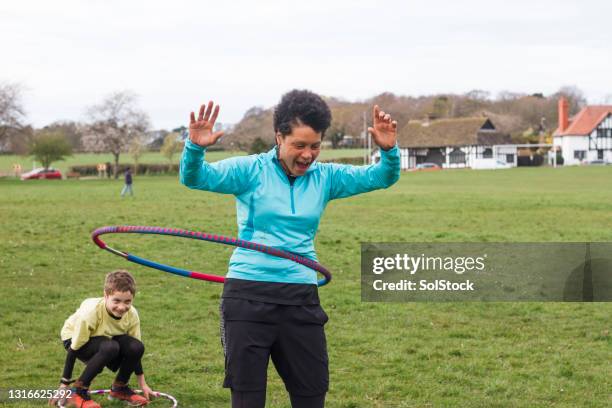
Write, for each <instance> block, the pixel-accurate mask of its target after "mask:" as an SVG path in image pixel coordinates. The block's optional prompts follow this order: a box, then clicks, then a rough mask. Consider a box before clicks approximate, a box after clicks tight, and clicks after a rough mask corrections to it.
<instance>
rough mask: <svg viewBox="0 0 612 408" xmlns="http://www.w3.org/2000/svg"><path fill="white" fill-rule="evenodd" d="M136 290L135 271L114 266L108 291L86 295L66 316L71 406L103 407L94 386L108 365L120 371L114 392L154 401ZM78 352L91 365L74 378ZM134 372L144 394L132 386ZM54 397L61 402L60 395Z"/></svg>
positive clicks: (134, 400) (137, 401)
mask: <svg viewBox="0 0 612 408" xmlns="http://www.w3.org/2000/svg"><path fill="white" fill-rule="evenodd" d="M135 294H136V284H135V282H134V278H133V277H132V275H130V273H129V272H127V271H124V270H117V271H114V272H111V273H109V274H108V275H106V281H105V283H104V297H101V298H90V299H85V300H84V301H83V303H81V306H80V307H79V309H78V310H77V311H76V313H74V314H73V315H72V316H70V317H69V318H68V319H67V320H66V321H65V322H64V327H63V328H62V331H61V338H62V341H63V343H64V348H65V349H66V351H67V355H66V363H65V365H64V373H63V375H62V379H61V381H60V382H61V385H60V387H62V388H67V387H69V386H70V384H72V393H71V395H70V398H68V399H67V400H66V401H65V405H66V406H67V407H77V408H100V405H99V404H98V403H96V402H95V401H93V400H92V399H91V398H90V397H89V394H88V388H89V385H90V384H91V382H92V381H93V379H94V378H95V377H96V376H97V375H98V374H100V373H101V372H102V370H103V369H104V367H108V368H109V369H110V370H112V371H114V372H117V376H116V378H115V381H114V382H113V384H112V386H111V392H110V398H113V399H119V400H123V401H127V402H128V403H129V404H130V405H132V406H142V405H146V404H147V403H148V402H149V396H152V395H153V391H152V390H151V388H149V386H148V385H147V383H146V381H145V376H144V372H143V370H142V363H141V358H142V356H143V354H144V345H143V344H142V341H141V339H140V319H139V318H138V312H137V311H136V308H135V307H133V306H132V302H133V300H134V295H135ZM77 358H78V359H79V360H81V361H82V362H83V363H85V370H84V371H83V373H82V374H81V376H80V377H79V378H78V379H77V380H76V381H73V380H71V379H70V378H71V377H72V370H73V368H74V363H75V361H76V359H77ZM132 373H135V374H136V377H137V378H138V385H139V386H140V388H141V389H142V391H143V395H144V396H141V395H138V394H135V393H134V391H133V390H132V389H131V388H130V387H129V386H128V380H129V379H130V376H131V375H132ZM49 402H50V404H56V403H57V400H51V401H49Z"/></svg>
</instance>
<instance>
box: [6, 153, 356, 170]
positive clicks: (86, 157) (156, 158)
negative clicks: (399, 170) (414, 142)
mask: <svg viewBox="0 0 612 408" xmlns="http://www.w3.org/2000/svg"><path fill="white" fill-rule="evenodd" d="M242 154H246V153H245V152H208V153H207V154H206V157H207V159H208V160H210V161H217V160H221V159H225V158H227V157H232V156H236V155H242ZM341 157H363V149H336V150H332V149H323V150H322V151H321V155H320V159H321V160H328V159H334V158H341ZM172 159H173V161H172V162H173V163H178V161H179V160H180V154H179V153H177V154H175V155H174V157H173V158H172ZM119 161H120V162H121V163H126V164H127V163H129V164H133V163H134V159H133V158H132V156H130V155H129V154H127V153H123V154H122V155H121V156H120V157H119ZM106 162H111V163H113V162H114V158H113V155H112V154H110V153H102V154H95V153H77V154H74V155H73V156H70V157H67V158H66V160H61V161H57V162H54V163H53V164H52V167H55V168H56V169H59V170H60V171H62V172H63V173H65V172H66V170H67V169H68V168H69V167H70V166H75V165H81V164H98V163H106ZM140 163H168V159H167V158H166V157H164V156H163V155H162V154H161V153H159V152H147V153H145V154H143V155H142V157H141V158H140ZM14 164H20V165H21V168H22V169H23V172H26V171H29V170H32V166H33V165H35V166H36V167H40V163H33V160H32V157H28V156H16V155H0V174H11V173H12V172H13V165H14Z"/></svg>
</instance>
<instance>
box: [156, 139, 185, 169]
mask: <svg viewBox="0 0 612 408" xmlns="http://www.w3.org/2000/svg"><path fill="white" fill-rule="evenodd" d="M180 137H181V136H180V135H179V134H178V133H176V132H172V133H168V134H167V135H166V137H165V138H164V144H163V145H162V147H161V149H160V152H161V154H162V155H164V157H166V159H168V161H169V162H170V164H172V157H173V156H174V155H175V154H176V153H178V152H179V151H181V150H182V149H183V142H182V141H181V140H180Z"/></svg>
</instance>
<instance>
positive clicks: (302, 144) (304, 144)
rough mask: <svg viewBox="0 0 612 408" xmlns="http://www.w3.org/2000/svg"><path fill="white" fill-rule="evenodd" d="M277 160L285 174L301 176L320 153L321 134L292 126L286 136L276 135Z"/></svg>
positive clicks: (304, 127)
mask: <svg viewBox="0 0 612 408" xmlns="http://www.w3.org/2000/svg"><path fill="white" fill-rule="evenodd" d="M276 143H277V144H278V158H279V160H280V162H281V165H282V166H283V168H284V169H285V172H287V173H289V174H291V175H292V176H302V175H304V173H306V170H308V168H309V167H310V166H311V165H312V163H313V162H314V161H315V160H316V158H317V156H319V153H321V133H317V132H315V131H314V130H313V129H312V128H311V127H310V126H304V125H302V126H294V127H292V129H291V133H290V134H288V135H285V136H283V135H281V134H280V133H277V134H276Z"/></svg>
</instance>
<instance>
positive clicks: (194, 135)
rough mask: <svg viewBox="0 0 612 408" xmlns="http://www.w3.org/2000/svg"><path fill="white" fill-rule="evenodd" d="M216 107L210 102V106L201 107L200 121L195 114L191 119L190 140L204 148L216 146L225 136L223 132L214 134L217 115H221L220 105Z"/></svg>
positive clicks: (192, 114)
mask: <svg viewBox="0 0 612 408" xmlns="http://www.w3.org/2000/svg"><path fill="white" fill-rule="evenodd" d="M214 105H215V104H214V103H213V101H210V102H208V106H206V105H202V106H200V113H199V114H198V120H196V118H195V114H194V113H193V112H191V116H190V118H189V119H190V120H189V140H191V141H192V142H193V143H195V144H197V145H200V146H202V147H207V146H211V145H214V144H215V143H217V140H219V138H220V137H221V136H223V131H218V132H213V129H214V127H215V121H216V120H217V115H219V105H217V106H214ZM213 106H214V109H213Z"/></svg>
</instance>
